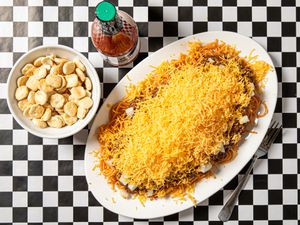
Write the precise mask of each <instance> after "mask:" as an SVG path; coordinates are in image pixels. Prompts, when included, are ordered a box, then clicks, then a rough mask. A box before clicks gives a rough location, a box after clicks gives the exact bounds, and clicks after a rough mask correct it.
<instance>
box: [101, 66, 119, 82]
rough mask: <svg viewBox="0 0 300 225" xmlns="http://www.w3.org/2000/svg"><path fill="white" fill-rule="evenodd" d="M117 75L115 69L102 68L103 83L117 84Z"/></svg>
mask: <svg viewBox="0 0 300 225" xmlns="http://www.w3.org/2000/svg"><path fill="white" fill-rule="evenodd" d="M118 81H119V74H118V69H117V68H103V82H104V83H118Z"/></svg>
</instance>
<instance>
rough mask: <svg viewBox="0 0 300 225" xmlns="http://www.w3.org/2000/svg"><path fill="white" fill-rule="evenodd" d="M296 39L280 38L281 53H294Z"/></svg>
mask: <svg viewBox="0 0 300 225" xmlns="http://www.w3.org/2000/svg"><path fill="white" fill-rule="evenodd" d="M296 40H297V39H296V37H282V38H281V48H282V51H283V52H296V51H297V42H296Z"/></svg>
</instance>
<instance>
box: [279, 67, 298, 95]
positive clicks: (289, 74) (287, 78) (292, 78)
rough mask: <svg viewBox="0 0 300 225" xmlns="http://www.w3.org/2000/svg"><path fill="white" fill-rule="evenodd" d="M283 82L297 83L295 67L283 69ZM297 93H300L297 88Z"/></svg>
mask: <svg viewBox="0 0 300 225" xmlns="http://www.w3.org/2000/svg"><path fill="white" fill-rule="evenodd" d="M282 82H295V83H296V82H297V69H296V68H294V67H283V68H282ZM297 84H298V83H297ZM297 91H298V88H297ZM299 91H300V90H299ZM299 97H300V96H299Z"/></svg>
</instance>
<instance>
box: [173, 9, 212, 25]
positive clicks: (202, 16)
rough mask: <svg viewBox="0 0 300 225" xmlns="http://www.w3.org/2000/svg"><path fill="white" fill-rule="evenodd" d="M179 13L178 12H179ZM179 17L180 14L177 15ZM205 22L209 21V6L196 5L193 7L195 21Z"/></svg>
mask: <svg viewBox="0 0 300 225" xmlns="http://www.w3.org/2000/svg"><path fill="white" fill-rule="evenodd" d="M177 14H178V13H177ZM177 17H178V15H177ZM197 21H198V22H203V21H207V8H206V7H200V6H194V7H193V22H197Z"/></svg>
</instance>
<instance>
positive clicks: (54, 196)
mask: <svg viewBox="0 0 300 225" xmlns="http://www.w3.org/2000/svg"><path fill="white" fill-rule="evenodd" d="M57 206H58V192H57V191H44V192H43V207H57Z"/></svg>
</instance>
